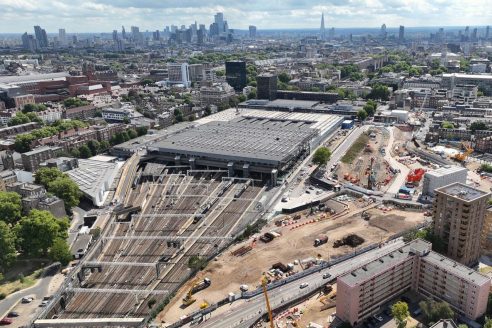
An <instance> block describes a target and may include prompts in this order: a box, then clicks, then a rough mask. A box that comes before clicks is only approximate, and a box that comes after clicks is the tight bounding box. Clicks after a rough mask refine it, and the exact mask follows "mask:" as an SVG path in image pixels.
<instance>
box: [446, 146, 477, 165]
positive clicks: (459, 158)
mask: <svg viewBox="0 0 492 328" xmlns="http://www.w3.org/2000/svg"><path fill="white" fill-rule="evenodd" d="M461 146H462V147H463V149H465V152H463V153H459V154H456V155H454V156H452V157H451V158H452V159H453V160H455V161H457V162H460V163H463V162H464V161H466V159H467V158H468V156H470V155H471V154H472V153H473V151H474V149H473V148H472V146H471V145H469V144H466V143H464V142H462V143H461Z"/></svg>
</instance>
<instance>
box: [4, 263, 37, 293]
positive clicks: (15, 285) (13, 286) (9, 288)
mask: <svg viewBox="0 0 492 328" xmlns="http://www.w3.org/2000/svg"><path fill="white" fill-rule="evenodd" d="M42 272H43V270H42V269H39V270H36V271H34V272H33V273H32V274H30V275H28V276H26V277H24V276H22V275H21V276H20V277H18V278H17V279H15V280H9V281H5V282H3V283H2V284H1V285H0V295H4V296H7V295H10V294H12V293H15V292H17V291H19V290H22V289H26V288H29V287H31V286H33V285H34V284H35V283H36V280H37V279H38V278H39V277H40V276H41V273H42Z"/></svg>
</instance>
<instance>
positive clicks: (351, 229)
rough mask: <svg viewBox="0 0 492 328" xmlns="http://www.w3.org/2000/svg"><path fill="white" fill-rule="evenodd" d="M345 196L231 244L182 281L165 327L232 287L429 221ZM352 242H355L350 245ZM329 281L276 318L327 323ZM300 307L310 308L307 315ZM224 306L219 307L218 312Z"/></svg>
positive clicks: (276, 277)
mask: <svg viewBox="0 0 492 328" xmlns="http://www.w3.org/2000/svg"><path fill="white" fill-rule="evenodd" d="M342 199H344V201H337V200H335V199H331V200H328V201H326V202H323V203H322V204H320V206H319V207H318V208H317V209H315V210H314V211H313V210H306V211H302V212H297V213H292V214H290V215H282V216H278V217H276V218H275V219H274V220H273V221H272V222H270V223H268V224H267V225H266V226H265V227H264V228H263V229H262V230H261V231H260V232H258V233H257V234H254V235H253V236H251V237H250V238H248V240H245V241H243V242H241V243H239V244H234V245H232V246H231V247H229V248H228V249H227V250H226V251H225V252H223V254H222V255H220V256H218V257H217V258H216V260H214V261H212V262H210V263H209V264H208V265H207V267H206V268H205V269H204V270H202V271H201V272H199V273H198V275H197V279H196V281H192V282H189V283H187V284H186V285H185V286H183V288H181V289H180V290H179V291H178V292H177V294H176V297H175V298H174V299H173V300H172V301H171V303H170V304H169V305H168V306H167V307H166V308H165V309H164V311H163V312H162V313H161V314H159V316H158V317H157V319H156V321H157V322H159V323H162V324H163V325H164V326H166V325H167V324H169V323H172V322H175V321H176V320H178V319H179V318H182V317H183V316H184V315H187V314H188V313H190V312H192V311H195V310H199V309H200V307H201V306H202V307H203V304H211V303H216V302H219V301H220V300H222V299H224V297H227V295H228V294H229V293H231V292H232V293H237V292H241V291H246V290H252V289H256V288H260V287H261V277H262V275H265V277H266V278H267V280H268V282H274V281H281V280H283V279H286V278H288V277H289V276H291V275H294V274H296V273H299V272H302V271H305V270H308V269H309V268H311V267H313V266H315V265H316V264H319V263H320V261H329V260H332V259H336V258H338V257H341V256H346V255H347V254H350V253H354V252H356V251H357V250H358V249H363V248H364V247H366V246H368V245H371V244H374V243H384V242H385V241H386V240H387V239H388V238H390V237H391V236H393V235H395V234H397V233H399V232H401V231H404V230H407V229H411V228H412V227H414V226H416V225H419V224H422V223H423V222H425V221H426V218H425V217H424V215H423V214H422V213H412V215H411V216H409V215H408V212H403V211H399V210H391V211H383V210H381V209H380V208H378V206H377V205H376V203H373V202H371V201H368V200H366V199H363V198H359V199H357V198H354V197H348V196H344V197H343V198H342ZM352 241H355V243H354V244H351V242H352ZM205 279H210V280H211V281H212V282H213V283H212V284H211V285H210V286H209V287H208V288H206V289H204V290H202V291H199V292H197V293H193V298H194V299H196V300H197V302H195V304H192V305H190V306H189V307H184V306H183V303H184V302H185V301H186V299H187V295H188V294H190V293H191V291H192V290H193V288H194V285H195V284H196V283H197V282H201V281H204V280H205ZM330 286H331V287H330V288H332V289H331V290H329V291H327V290H325V293H323V292H321V293H320V294H319V295H318V296H317V297H314V299H315V301H313V300H312V298H308V299H306V300H305V301H303V302H302V303H300V304H298V305H296V306H294V307H292V309H291V313H289V314H288V315H287V314H286V313H284V312H282V313H281V314H278V313H277V314H276V315H274V317H275V318H274V320H275V323H279V324H280V325H278V327H286V326H285V324H286V323H287V322H289V323H294V322H296V321H299V322H298V323H300V325H298V326H297V327H306V326H307V323H308V322H312V321H314V322H318V323H322V324H326V319H327V317H329V315H330V311H327V310H329V309H332V310H333V311H334V309H335V306H336V284H333V283H332V284H330ZM295 308H297V309H298V310H299V308H303V309H305V310H304V314H301V313H299V311H295V310H294V309H295ZM225 309H227V307H226V308H225ZM223 310H224V309H222V308H219V309H218V310H216V312H217V313H220V311H223ZM322 320H323V321H322ZM282 323H283V325H282ZM264 326H265V327H269V326H268V325H267V324H264Z"/></svg>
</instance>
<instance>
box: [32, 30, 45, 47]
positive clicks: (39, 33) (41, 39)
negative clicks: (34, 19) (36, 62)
mask: <svg viewBox="0 0 492 328" xmlns="http://www.w3.org/2000/svg"><path fill="white" fill-rule="evenodd" d="M34 34H35V35H36V40H38V44H39V47H40V48H46V47H47V46H48V36H47V35H46V31H45V30H44V29H42V28H41V26H38V25H36V26H34Z"/></svg>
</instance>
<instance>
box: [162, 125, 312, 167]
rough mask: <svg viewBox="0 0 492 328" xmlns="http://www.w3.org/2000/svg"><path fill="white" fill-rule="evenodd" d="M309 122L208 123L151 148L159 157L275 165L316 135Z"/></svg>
mask: <svg viewBox="0 0 492 328" xmlns="http://www.w3.org/2000/svg"><path fill="white" fill-rule="evenodd" d="M311 125H312V123H309V122H292V121H272V120H270V119H267V118H265V119H261V118H247V117H241V116H239V117H237V118H236V119H234V120H232V121H228V122H208V123H205V124H203V125H200V126H198V127H195V128H193V129H187V130H184V131H182V132H179V133H176V134H174V135H171V136H169V137H168V138H166V140H163V141H160V142H157V143H156V144H155V145H154V146H155V147H156V148H158V150H159V152H160V153H171V154H182V155H191V156H198V157H214V158H217V159H221V160H229V161H237V160H241V159H243V160H244V159H247V160H248V161H252V162H255V160H256V161H257V162H261V163H268V164H274V165H277V164H278V163H279V162H282V161H284V160H285V159H286V158H287V157H289V156H291V155H292V154H296V153H297V152H298V149H299V147H301V145H302V144H304V143H306V142H308V141H309V140H310V139H311V138H312V137H313V136H314V135H315V134H316V133H315V131H313V130H312V129H311V128H310V127H311Z"/></svg>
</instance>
